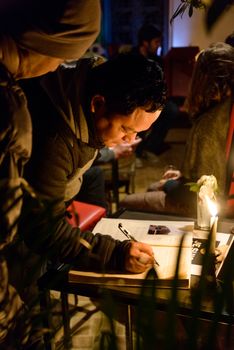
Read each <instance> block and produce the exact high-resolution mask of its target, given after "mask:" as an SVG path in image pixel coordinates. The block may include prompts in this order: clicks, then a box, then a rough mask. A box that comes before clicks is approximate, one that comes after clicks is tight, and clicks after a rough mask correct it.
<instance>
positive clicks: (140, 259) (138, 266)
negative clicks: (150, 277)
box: [125, 241, 154, 273]
mask: <svg viewBox="0 0 234 350" xmlns="http://www.w3.org/2000/svg"><path fill="white" fill-rule="evenodd" d="M130 242H131V244H130V247H129V251H128V254H126V258H125V268H126V270H127V271H129V272H134V273H139V272H144V271H146V270H147V269H148V268H149V267H150V266H153V264H154V255H153V250H152V247H151V246H150V245H148V244H146V243H142V242H134V241H130Z"/></svg>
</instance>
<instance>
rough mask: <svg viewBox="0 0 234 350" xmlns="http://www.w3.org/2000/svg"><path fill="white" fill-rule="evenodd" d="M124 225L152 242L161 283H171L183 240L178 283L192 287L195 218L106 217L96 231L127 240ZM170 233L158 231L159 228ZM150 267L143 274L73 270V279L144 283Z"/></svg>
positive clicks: (136, 235)
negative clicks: (176, 219) (122, 228)
mask: <svg viewBox="0 0 234 350" xmlns="http://www.w3.org/2000/svg"><path fill="white" fill-rule="evenodd" d="M120 222H121V223H122V225H123V226H124V227H125V228H126V229H127V230H128V231H130V232H131V233H132V235H133V236H134V237H135V238H136V240H138V241H141V242H145V243H148V244H150V245H151V246H152V249H153V252H154V256H155V258H156V260H157V262H158V263H159V266H157V265H155V267H154V268H155V269H156V273H157V276H158V278H157V282H156V283H157V285H159V286H162V287H170V286H171V284H172V281H173V278H174V276H175V271H176V262H177V258H178V253H179V247H180V243H181V240H182V238H183V242H182V249H181V255H180V263H179V269H178V282H177V283H178V286H179V287H180V288H189V286H190V276H191V259H192V232H193V222H187V221H185V222H182V221H180V222H178V221H166V222H162V221H160V222H159V221H152V220H151V221H149V220H137V221H136V220H128V219H112V218H103V219H101V220H100V221H99V222H98V223H97V225H96V226H95V228H94V230H93V233H98V232H99V233H102V234H109V235H111V236H112V237H113V238H115V239H119V240H121V241H122V240H125V239H126V237H125V235H124V234H123V233H122V232H121V231H120V230H119V229H118V224H119V223H120ZM162 226H163V228H164V232H166V234H160V233H159V234H157V232H163V230H161V229H162ZM146 274H147V271H146V272H144V273H141V274H133V273H121V274H116V273H96V272H91V271H78V270H70V271H69V282H73V283H74V282H77V283H79V282H80V283H96V284H107V285H118V286H140V285H141V284H142V283H143V281H144V279H145V277H146Z"/></svg>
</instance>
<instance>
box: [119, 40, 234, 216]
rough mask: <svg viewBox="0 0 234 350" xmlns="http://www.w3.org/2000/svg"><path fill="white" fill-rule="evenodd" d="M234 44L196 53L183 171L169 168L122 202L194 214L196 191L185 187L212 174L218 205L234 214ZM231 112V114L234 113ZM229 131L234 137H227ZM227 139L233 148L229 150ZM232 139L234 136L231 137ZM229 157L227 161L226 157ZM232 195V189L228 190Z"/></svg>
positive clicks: (144, 207)
mask: <svg viewBox="0 0 234 350" xmlns="http://www.w3.org/2000/svg"><path fill="white" fill-rule="evenodd" d="M233 62H234V48H233V47H231V46H230V45H228V44H225V43H215V44H213V45H211V46H210V47H209V48H207V49H206V50H204V51H201V53H200V54H199V56H198V59H197V62H196V65H195V68H194V72H193V77H192V81H191V86H190V92H189V95H188V98H187V108H188V113H189V115H190V117H191V119H192V122H193V127H192V129H191V132H190V135H189V138H188V142H187V146H186V151H185V156H184V161H183V165H182V168H181V173H182V174H181V173H180V172H179V171H174V170H173V171H171V172H167V173H165V175H164V177H163V179H162V180H161V181H159V182H158V183H155V184H153V185H151V186H150V191H148V192H146V193H137V194H131V195H128V196H126V198H125V199H124V200H123V201H122V202H121V205H122V206H123V207H126V208H129V209H134V210H145V211H151V212H167V213H177V214H181V215H196V198H195V193H193V192H191V191H189V187H188V186H185V183H187V182H190V181H192V182H196V181H197V180H198V179H199V178H200V177H201V176H202V175H212V174H213V175H214V176H215V177H216V178H217V181H218V186H219V199H220V201H222V202H223V203H222V205H221V206H220V209H221V210H222V213H221V214H223V215H229V216H231V217H234V210H233V208H232V210H231V211H229V212H228V208H227V206H226V205H225V203H226V200H227V195H228V193H229V189H230V187H231V178H230V176H229V177H228V176H227V175H228V174H227V169H228V168H229V167H230V166H231V167H232V168H231V170H230V171H229V173H230V174H231V176H232V174H233V164H230V163H231V160H232V159H234V154H231V153H230V149H232V150H233V149H234V147H233V142H234V141H233V129H231V126H232V128H233V125H232V123H231V120H232V121H233V119H234V117H233V92H234V91H233V87H234V63H233ZM231 115H232V118H231ZM228 133H229V134H230V135H231V136H232V138H231V136H230V138H228ZM227 139H229V140H232V147H230V145H229V148H228V151H227V149H226V147H227ZM230 142H231V141H230ZM225 159H226V161H225ZM229 194H230V193H229Z"/></svg>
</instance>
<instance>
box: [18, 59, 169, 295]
mask: <svg viewBox="0 0 234 350" xmlns="http://www.w3.org/2000/svg"><path fill="white" fill-rule="evenodd" d="M99 63H100V62H98V60H97V59H95V58H92V59H90V58H89V59H86V58H84V59H82V60H80V61H79V62H78V63H77V64H76V66H75V67H73V68H66V67H61V68H60V69H58V70H57V71H56V72H54V73H52V74H49V75H46V76H44V77H42V79H41V78H37V79H33V81H31V82H29V85H28V82H25V83H24V90H25V92H26V95H27V98H28V101H29V108H30V111H31V114H32V122H33V132H34V135H33V152H32V157H31V160H30V161H29V162H28V165H27V167H26V169H25V176H26V178H27V179H28V182H29V183H30V184H31V185H32V186H33V188H34V190H35V192H36V195H37V200H36V201H35V200H32V199H31V198H25V202H24V210H23V214H24V215H22V218H23V219H22V221H21V225H20V232H21V234H22V236H21V237H22V238H23V241H24V243H26V245H27V246H28V247H29V248H30V249H31V251H32V250H33V251H34V252H36V253H37V254H38V256H37V258H39V259H41V258H46V259H48V258H49V259H50V260H51V261H57V262H59V263H61V262H62V263H63V262H65V263H71V264H73V266H74V265H75V266H77V267H79V268H82V267H86V268H89V269H92V270H99V271H100V270H101V271H103V270H105V271H110V270H112V271H129V272H133V273H139V272H143V271H145V270H146V269H147V268H148V267H149V266H150V265H153V263H154V257H153V253H152V248H151V247H150V246H149V245H147V244H144V243H141V242H134V241H130V240H125V241H123V242H120V241H118V240H114V239H113V238H112V237H111V236H108V235H102V234H101V233H100V234H99V233H98V234H96V235H94V234H92V233H91V232H83V233H81V232H80V230H79V228H72V227H71V226H70V225H69V224H68V222H67V220H66V207H67V205H68V204H69V203H70V201H71V199H72V198H73V197H74V196H75V195H76V194H77V193H78V192H79V188H80V186H81V183H82V174H83V173H84V172H85V170H86V169H88V168H89V167H90V166H91V165H92V162H93V161H94V159H95V158H96V156H97V154H98V150H99V149H101V148H102V147H103V146H107V147H113V146H115V145H117V144H119V143H122V142H132V141H133V140H134V139H135V138H136V135H137V133H138V132H140V131H142V130H146V129H148V128H149V127H150V126H151V124H152V123H153V122H154V121H155V120H156V119H157V118H158V116H159V114H160V111H161V109H162V107H163V105H164V99H165V98H164V94H165V93H164V91H165V88H164V81H163V76H162V71H161V69H160V67H159V66H158V65H157V63H156V62H153V61H150V60H147V59H146V58H144V57H133V56H132V55H120V56H118V57H116V58H114V59H112V60H109V61H106V62H104V63H103V62H102V63H100V64H99ZM42 111H43V113H42ZM39 201H40V202H39ZM32 202H33V203H32ZM28 212H30V214H29V215H28ZM133 234H134V232H133ZM12 256H13V255H12ZM20 263H21V264H22V265H23V263H22V262H21V261H20ZM18 265H19V260H18V261H17V266H18ZM13 266H14V264H12V266H11V267H13ZM39 266H40V265H39ZM34 267H35V266H32V265H30V266H29V264H28V262H27V261H25V266H22V268H23V269H24V273H25V274H27V277H28V276H31V275H30V272H29V270H30V268H31V269H33V268H34ZM20 284H21V286H22V289H24V287H25V283H24V279H23V278H21V279H20Z"/></svg>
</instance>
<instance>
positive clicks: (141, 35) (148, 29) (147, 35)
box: [138, 24, 162, 45]
mask: <svg viewBox="0 0 234 350" xmlns="http://www.w3.org/2000/svg"><path fill="white" fill-rule="evenodd" d="M161 37H162V33H161V31H160V30H159V29H157V28H156V27H155V26H154V25H153V24H144V25H143V26H142V27H141V28H140V29H139V31H138V44H139V45H141V44H142V43H143V41H151V40H152V39H154V38H161Z"/></svg>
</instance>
